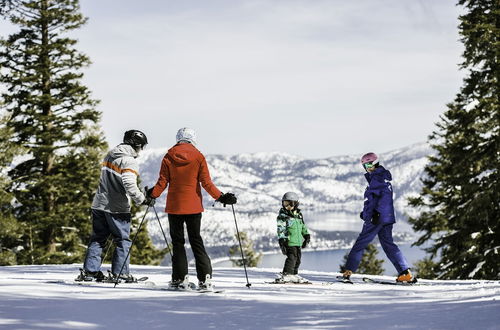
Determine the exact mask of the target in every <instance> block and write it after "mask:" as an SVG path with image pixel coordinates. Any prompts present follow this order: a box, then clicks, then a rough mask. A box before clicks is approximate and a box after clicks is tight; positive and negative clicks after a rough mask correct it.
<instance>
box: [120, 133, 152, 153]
mask: <svg viewBox="0 0 500 330" xmlns="http://www.w3.org/2000/svg"><path fill="white" fill-rule="evenodd" d="M123 143H125V144H128V145H131V146H132V147H133V148H134V149H144V146H145V145H146V144H148V138H147V137H146V134H144V133H143V132H141V131H139V130H136V129H131V130H129V131H126V132H125V135H124V136H123Z"/></svg>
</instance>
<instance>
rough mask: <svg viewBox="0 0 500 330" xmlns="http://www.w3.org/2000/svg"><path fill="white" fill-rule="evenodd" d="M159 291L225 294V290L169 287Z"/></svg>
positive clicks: (161, 288)
mask: <svg viewBox="0 0 500 330" xmlns="http://www.w3.org/2000/svg"><path fill="white" fill-rule="evenodd" d="M153 289H154V288H153ZM157 289H159V290H161V291H171V292H183V293H223V292H225V291H224V290H207V289H188V290H183V289H176V288H169V287H160V288H157Z"/></svg>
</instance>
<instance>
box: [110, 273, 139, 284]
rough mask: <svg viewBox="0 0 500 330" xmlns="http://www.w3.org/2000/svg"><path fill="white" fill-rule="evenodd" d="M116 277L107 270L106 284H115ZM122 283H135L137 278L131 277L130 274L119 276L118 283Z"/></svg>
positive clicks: (116, 275)
mask: <svg viewBox="0 0 500 330" xmlns="http://www.w3.org/2000/svg"><path fill="white" fill-rule="evenodd" d="M117 277H118V274H113V273H112V272H111V271H110V270H108V282H111V283H116V282H117V281H116V278H117ZM122 281H123V282H125V283H137V278H136V277H134V276H132V275H131V274H121V275H120V278H118V283H120V282H122Z"/></svg>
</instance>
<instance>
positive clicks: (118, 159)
mask: <svg viewBox="0 0 500 330" xmlns="http://www.w3.org/2000/svg"><path fill="white" fill-rule="evenodd" d="M137 156H138V153H137V152H136V151H135V150H134V148H132V146H130V145H128V144H119V145H118V146H116V147H114V148H113V149H111V150H110V151H109V152H108V154H107V155H106V157H105V158H104V160H103V162H102V168H101V178H100V179H99V187H98V188H97V192H96V194H95V196H94V201H93V202H92V208H93V209H95V210H102V211H106V212H111V213H129V212H130V199H132V200H133V201H134V203H136V204H141V203H142V202H143V201H144V199H145V196H144V194H143V193H142V192H141V190H140V189H139V187H138V186H137V177H138V176H139V164H138V163H137V160H136V158H137Z"/></svg>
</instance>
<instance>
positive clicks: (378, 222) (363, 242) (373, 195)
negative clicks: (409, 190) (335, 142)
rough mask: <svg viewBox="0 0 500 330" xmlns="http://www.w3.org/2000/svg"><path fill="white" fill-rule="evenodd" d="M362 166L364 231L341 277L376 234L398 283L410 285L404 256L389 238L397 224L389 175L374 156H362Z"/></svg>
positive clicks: (353, 268) (347, 275) (352, 267)
mask: <svg viewBox="0 0 500 330" xmlns="http://www.w3.org/2000/svg"><path fill="white" fill-rule="evenodd" d="M361 164H362V165H363V168H364V169H365V171H366V173H365V178H366V181H368V187H367V188H366V190H365V195H364V197H365V203H364V208H363V211H362V212H361V213H360V215H359V216H360V217H361V219H362V220H363V221H364V225H363V229H362V230H361V233H360V234H359V236H358V239H357V240H356V243H354V246H353V247H352V249H351V252H349V255H348V257H347V261H346V264H345V265H344V272H343V277H344V279H349V278H350V276H351V275H352V273H353V272H355V271H356V270H357V269H358V266H359V264H360V262H361V258H362V257H363V252H364V251H365V249H366V247H367V246H368V244H370V242H371V241H372V240H373V239H374V238H375V236H377V235H378V238H379V240H380V244H381V245H382V249H384V252H385V254H386V255H387V257H388V258H389V260H390V261H391V262H392V264H393V265H394V267H395V268H396V270H397V271H398V274H399V276H398V277H397V278H396V281H397V282H412V281H414V278H413V277H412V274H411V272H410V267H409V266H408V262H407V261H406V258H405V257H404V256H403V253H402V252H401V250H400V249H399V248H398V246H397V245H396V244H395V243H394V241H393V239H392V226H393V224H394V223H395V222H396V216H395V215H394V204H393V200H392V195H393V192H392V185H391V180H392V175H391V172H389V171H388V170H386V169H385V168H384V167H383V166H381V165H380V164H379V159H378V157H377V155H376V154H374V153H373V152H369V153H367V154H365V155H363V157H361Z"/></svg>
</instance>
